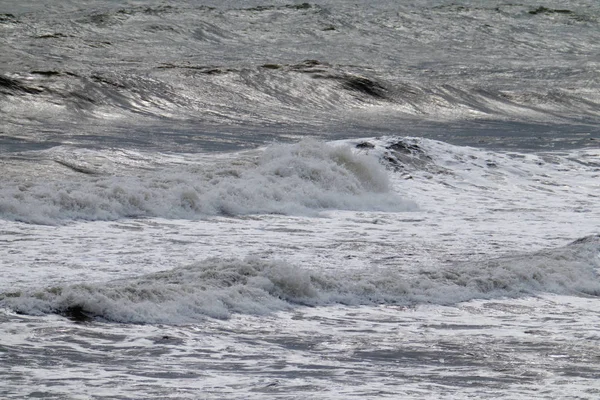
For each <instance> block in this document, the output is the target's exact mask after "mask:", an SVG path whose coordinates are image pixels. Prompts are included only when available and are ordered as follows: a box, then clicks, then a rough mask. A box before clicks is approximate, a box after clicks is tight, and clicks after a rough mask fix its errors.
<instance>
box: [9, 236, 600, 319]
mask: <svg viewBox="0 0 600 400" xmlns="http://www.w3.org/2000/svg"><path fill="white" fill-rule="evenodd" d="M598 268H600V236H591V237H587V238H583V239H580V240H578V241H576V242H574V243H572V244H570V245H568V246H565V247H560V248H556V249H550V250H544V251H539V252H536V253H531V254H522V255H519V256H507V257H501V258H496V259H493V260H487V261H482V262H470V263H463V264H456V265H453V266H451V267H447V268H442V269H431V270H421V271H416V272H412V273H408V272H399V271H398V270H384V271H381V270H376V269H375V270H371V269H369V268H367V269H365V270H362V271H358V272H356V271H355V272H352V273H349V272H342V273H339V272H338V273H336V274H335V275H333V274H327V273H322V272H319V271H314V270H311V269H308V268H300V267H297V266H293V265H289V264H287V263H285V262H283V261H271V260H264V259H261V258H247V259H243V260H239V259H231V260H220V259H209V260H205V261H202V262H199V263H196V264H193V265H190V266H186V267H182V268H176V269H173V270H169V271H164V272H160V273H155V274H150V275H144V276H140V277H138V278H134V279H127V280H119V281H113V282H108V283H95V284H76V285H68V286H58V287H53V288H47V289H44V290H28V291H22V292H14V293H3V294H0V305H1V306H2V307H8V308H10V309H13V310H15V311H17V312H21V313H26V314H47V313H60V314H64V315H68V316H75V317H76V318H79V317H81V316H84V317H86V318H94V317H97V318H102V319H106V320H109V321H116V322H132V323H169V324H181V323H190V322H194V321H199V320H201V319H202V318H205V317H214V318H228V317H229V316H230V315H231V314H232V313H249V314H266V313H270V312H273V311H278V310H286V309H290V308H292V307H298V306H301V305H309V306H326V305H330V304H350V305H363V304H402V305H414V304H422V303H434V304H456V303H458V302H462V301H468V300H472V299H478V298H480V299H481V298H483V299H489V298H502V297H517V296H523V295H532V294H536V293H544V292H550V293H559V294H571V295H586V296H590V295H591V296H598V295H600V278H599V276H598Z"/></svg>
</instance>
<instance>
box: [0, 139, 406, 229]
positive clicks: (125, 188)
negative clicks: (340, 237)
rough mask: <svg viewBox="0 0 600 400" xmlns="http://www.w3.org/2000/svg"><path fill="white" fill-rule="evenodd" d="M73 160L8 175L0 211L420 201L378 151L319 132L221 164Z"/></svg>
mask: <svg viewBox="0 0 600 400" xmlns="http://www.w3.org/2000/svg"><path fill="white" fill-rule="evenodd" d="M61 157H62V158H64V155H61ZM215 160H216V158H215ZM61 164H64V161H62V159H61ZM68 168H70V169H75V170H76V171H77V173H75V174H74V173H73V171H68V172H69V173H70V175H69V176H68V179H66V177H65V176H64V171H63V172H62V173H60V172H57V175H56V176H52V177H50V179H48V177H47V176H45V177H44V179H37V178H36V177H35V176H29V177H28V179H27V182H26V183H22V176H18V177H17V178H15V180H9V181H8V182H4V184H3V186H2V189H1V190H0V216H2V217H3V218H5V219H14V220H18V221H24V222H32V223H47V224H55V223H60V222H61V221H65V220H69V219H84V220H113V219H118V218H124V217H166V218H199V217H203V216H210V215H246V214H257V213H264V214H270V213H277V214H300V215H314V214H316V213H318V212H319V211H321V210H329V209H346V210H386V211H406V210H410V209H414V208H415V205H414V204H413V203H411V202H409V201H405V200H403V199H401V198H400V197H399V196H398V195H396V194H395V193H393V192H392V191H390V187H389V184H388V176H387V173H386V172H385V170H384V169H383V168H382V166H381V165H379V164H378V162H377V160H376V159H374V158H373V157H369V156H365V155H359V154H354V153H353V152H352V151H351V149H350V148H349V147H348V146H331V145H328V144H325V143H323V142H318V141H315V140H305V141H302V142H300V143H298V144H292V145H274V146H271V147H269V148H267V149H266V150H265V151H264V152H263V153H262V154H260V155H259V156H256V157H254V158H249V157H247V156H246V157H244V156H240V157H239V158H238V159H228V160H227V162H225V163H220V164H217V165H210V164H200V165H176V166H171V167H166V168H163V169H157V170H153V171H150V172H147V171H144V170H136V171H131V170H129V175H108V176H107V175H104V174H99V175H96V174H94V173H93V172H94V170H89V169H88V166H87V165H85V166H77V165H76V166H73V165H68ZM24 173H25V174H26V173H27V171H24Z"/></svg>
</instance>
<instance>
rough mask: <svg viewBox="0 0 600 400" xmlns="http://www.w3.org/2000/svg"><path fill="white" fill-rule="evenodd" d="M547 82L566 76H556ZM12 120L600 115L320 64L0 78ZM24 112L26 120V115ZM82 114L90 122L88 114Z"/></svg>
mask: <svg viewBox="0 0 600 400" xmlns="http://www.w3.org/2000/svg"><path fill="white" fill-rule="evenodd" d="M548 73H552V74H557V72H554V71H549V72H548ZM2 94H4V95H5V96H4V98H3V99H1V100H2V101H3V102H4V103H5V104H6V105H10V109H11V110H12V116H13V117H16V118H19V115H20V114H19V112H20V113H21V114H22V115H21V118H23V120H27V119H28V118H30V117H31V116H30V113H31V107H35V108H39V112H42V113H43V112H44V107H45V105H53V106H58V107H59V108H57V109H54V110H53V111H54V112H55V113H56V112H60V113H66V115H70V116H71V117H77V118H81V117H82V115H85V116H86V117H88V118H98V119H102V118H105V117H106V116H107V115H110V116H111V118H121V119H123V118H127V117H128V116H132V115H134V116H138V117H151V118H172V119H173V120H175V121H176V120H186V119H189V118H195V119H197V120H201V121H204V122H212V123H224V122H228V123H245V124H257V123H272V122H274V121H279V122H289V123H300V124H301V123H307V122H310V120H311V119H314V118H316V119H317V120H320V121H323V119H324V118H325V120H327V119H331V118H333V119H336V118H337V116H336V115H335V114H334V115H332V114H331V113H332V112H342V113H344V114H343V115H340V117H343V118H342V119H341V120H345V119H347V118H348V117H349V116H348V115H347V113H351V112H352V110H356V109H362V108H364V107H365V106H369V107H373V106H376V107H379V108H380V109H382V110H384V111H385V112H386V113H388V114H390V115H391V116H394V115H395V116H396V117H398V116H405V117H411V116H413V117H418V118H420V119H430V120H435V121H437V120H473V119H501V120H504V119H508V120H518V121H538V122H539V121H543V122H548V121H553V122H561V121H562V122H568V121H572V120H581V121H586V120H587V119H590V118H591V119H594V118H597V117H598V116H599V115H600V99H599V98H598V97H597V96H596V92H594V91H593V90H588V89H587V88H561V87H558V86H550V87H548V86H530V87H527V88H523V89H517V88H512V89H506V88H500V87H498V88H494V87H492V86H489V85H482V84H479V83H474V84H469V83H465V82H445V81H427V80H415V79H414V78H413V79H412V80H403V79H402V77H396V76H388V75H382V74H380V73H374V72H372V71H371V68H369V67H368V66H367V67H361V68H359V67H352V66H344V65H333V64H329V63H326V62H322V61H318V60H305V61H303V62H299V63H296V64H283V63H276V62H273V63H267V64H263V65H258V66H254V65H248V66H245V67H240V66H236V65H231V66H228V65H199V64H193V63H189V62H180V63H162V64H159V65H156V66H154V67H153V68H150V71H149V72H144V74H143V75H132V74H131V73H129V72H127V73H122V72H116V73H115V72H110V73H107V72H104V73H103V72H92V73H82V72H80V71H77V72H76V71H71V70H68V69H65V70H62V69H49V70H42V69H40V70H32V71H23V72H20V73H18V74H12V75H11V76H8V75H0V95H2ZM19 110H20V111H19ZM82 113H83V114H82Z"/></svg>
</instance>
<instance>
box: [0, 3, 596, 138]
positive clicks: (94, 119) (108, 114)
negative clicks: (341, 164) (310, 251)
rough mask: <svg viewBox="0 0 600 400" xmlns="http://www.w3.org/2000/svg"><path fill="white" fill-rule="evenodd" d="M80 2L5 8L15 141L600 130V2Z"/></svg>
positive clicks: (8, 113)
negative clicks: (460, 125)
mask: <svg viewBox="0 0 600 400" xmlns="http://www.w3.org/2000/svg"><path fill="white" fill-rule="evenodd" d="M84 4H85V5H84V6H80V5H74V4H73V5H71V4H63V5H61V6H57V7H41V6H40V5H38V4H36V3H24V4H14V5H9V6H7V10H6V11H5V12H6V13H5V14H1V15H0V29H2V32H3V33H4V36H3V37H4V38H5V41H6V43H7V44H8V45H7V46H5V49H4V50H5V51H4V54H3V63H2V64H1V66H0V106H1V107H0V115H2V118H3V120H4V121H6V123H7V126H8V127H7V129H6V130H5V135H6V136H7V138H8V139H10V140H7V141H6V145H7V147H10V148H14V147H17V145H18V144H19V143H21V141H23V140H25V141H27V142H29V141H34V142H41V141H48V140H51V141H56V142H64V141H69V142H71V143H84V144H87V145H90V144H94V143H96V142H97V139H98V138H102V140H103V141H104V143H109V142H110V145H115V146H117V145H121V146H122V145H124V144H125V143H127V144H129V145H135V146H137V147H139V146H140V145H143V146H148V147H152V148H153V149H156V147H163V148H165V147H167V146H170V147H171V149H175V148H177V147H178V146H181V145H189V144H195V145H198V143H202V145H203V146H205V147H210V146H211V143H212V144H213V145H216V144H217V143H218V145H219V146H221V148H228V147H229V149H231V148H234V147H235V146H242V145H243V143H247V140H248V137H247V135H246V136H245V137H239V135H238V133H236V132H235V130H236V129H235V128H236V127H244V129H246V131H252V132H253V135H254V136H255V137H254V140H257V141H258V142H259V144H264V143H266V142H269V141H270V140H272V138H273V137H277V138H282V137H285V136H286V134H282V130H284V129H282V128H285V131H286V132H289V131H292V132H293V133H295V134H301V133H303V134H307V133H310V134H313V135H323V134H324V132H327V134H329V135H332V134H334V133H337V134H340V135H339V136H341V135H342V134H343V135H344V136H345V137H348V136H349V135H350V136H353V137H363V136H364V130H365V129H372V128H373V127H377V128H385V129H389V127H390V126H394V127H398V126H405V123H406V121H411V122H415V121H419V122H420V123H421V124H423V123H425V122H427V121H429V122H431V123H434V122H452V121H454V122H465V121H471V122H473V121H488V122H489V121H512V122H518V123H524V124H531V125H534V126H538V125H541V128H538V129H540V130H541V134H542V135H557V134H560V135H567V134H568V136H569V137H570V138H571V139H574V140H576V139H581V138H580V135H581V134H582V133H587V135H588V136H590V135H592V136H593V137H597V134H598V131H597V126H598V123H597V122H598V118H599V117H600V98H599V97H598V94H597V93H598V87H597V79H596V78H597V76H596V71H597V65H596V63H595V62H593V61H591V60H589V54H596V53H597V52H598V50H599V49H598V43H600V40H599V37H598V32H600V30H599V29H598V23H599V21H600V8H599V7H598V4H597V2H595V1H588V0H585V1H577V2H566V3H564V4H561V8H552V7H550V6H540V4H539V2H534V1H525V2H521V3H519V4H506V3H502V2H495V1H494V2H490V3H489V4H481V2H479V1H466V2H462V3H461V5H460V6H459V5H432V4H430V3H413V4H400V5H399V4H397V2H389V1H383V0H378V1H373V2H369V3H365V4H363V5H361V6H360V7H358V8H357V6H356V5H350V4H345V3H344V2H337V1H324V2H319V3H318V4H317V3H302V4H295V3H289V4H285V3H278V4H277V5H272V6H265V5H264V4H260V3H259V2H256V3H255V2H250V3H248V2H246V3H244V5H242V6H240V4H237V3H229V2H215V4H210V2H209V4H204V5H198V4H197V3H196V2H192V1H182V2H178V4H177V5H168V6H166V5H164V4H162V3H154V2H149V3H148V4H147V5H144V6H140V5H137V4H129V3H125V4H115V3H114V2H112V1H108V0H87V1H86V2H85V3H84ZM148 49H150V51H149V50H148ZM549 124H550V125H553V124H562V126H563V127H567V128H570V129H561V130H560V131H561V132H560V133H559V132H557V131H556V130H553V129H552V128H551V127H550V128H549V127H548V125H549ZM223 126H227V127H230V128H231V130H230V131H227V129H225V130H224V129H223V128H222V127H223ZM174 127H176V128H174ZM473 127H475V128H477V127H478V125H477V124H475V125H473ZM324 128H325V129H324ZM426 128H427V127H426ZM426 128H425V129H422V132H421V133H422V134H424V135H425V134H427V132H428V129H426ZM215 131H216V132H219V133H220V134H221V136H219V135H216V136H212V137H211V138H210V140H209V139H207V138H206V135H205V133H206V132H215ZM224 131H225V132H224ZM165 132H169V133H170V134H169V135H162V136H161V135H159V133H165ZM517 133H518V134H520V135H523V134H524V133H523V132H522V131H521V132H517ZM504 135H506V132H502V131H501V130H496V131H494V136H496V137H502V136H504ZM65 136H66V137H67V138H68V139H65ZM156 136H160V137H159V138H157V137H156ZM222 136H224V137H222ZM530 136H531V135H530ZM583 139H587V137H584V138H583ZM471 141H472V143H477V140H476V138H474V139H471ZM0 143H1V142H0ZM472 143H471V144H472ZM579 143H580V144H586V145H590V143H589V142H587V141H586V140H581V141H580V142H579Z"/></svg>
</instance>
